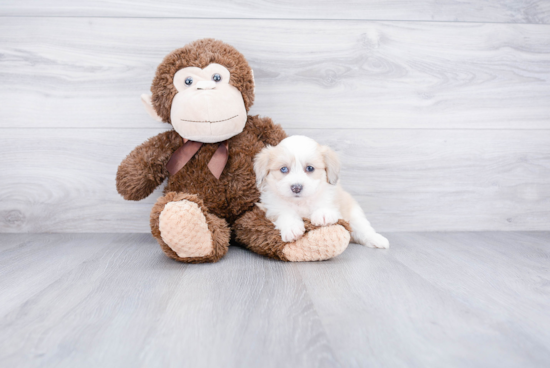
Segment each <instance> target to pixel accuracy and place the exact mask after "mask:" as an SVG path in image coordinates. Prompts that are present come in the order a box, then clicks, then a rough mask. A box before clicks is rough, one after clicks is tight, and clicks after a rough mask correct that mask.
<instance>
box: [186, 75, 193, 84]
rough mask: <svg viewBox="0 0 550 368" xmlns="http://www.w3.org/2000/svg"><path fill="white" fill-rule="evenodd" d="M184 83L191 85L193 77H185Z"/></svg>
mask: <svg viewBox="0 0 550 368" xmlns="http://www.w3.org/2000/svg"><path fill="white" fill-rule="evenodd" d="M185 84H186V85H188V86H190V85H192V84H193V78H191V77H187V78H185Z"/></svg>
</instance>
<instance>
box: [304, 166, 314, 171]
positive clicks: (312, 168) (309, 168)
mask: <svg viewBox="0 0 550 368" xmlns="http://www.w3.org/2000/svg"><path fill="white" fill-rule="evenodd" d="M313 170H315V168H314V167H313V166H307V167H306V171H307V172H313Z"/></svg>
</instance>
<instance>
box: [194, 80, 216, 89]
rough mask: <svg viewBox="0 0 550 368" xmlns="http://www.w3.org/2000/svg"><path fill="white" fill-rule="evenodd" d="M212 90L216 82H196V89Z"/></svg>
mask: <svg viewBox="0 0 550 368" xmlns="http://www.w3.org/2000/svg"><path fill="white" fill-rule="evenodd" d="M214 88H216V82H214V81H200V82H197V89H214Z"/></svg>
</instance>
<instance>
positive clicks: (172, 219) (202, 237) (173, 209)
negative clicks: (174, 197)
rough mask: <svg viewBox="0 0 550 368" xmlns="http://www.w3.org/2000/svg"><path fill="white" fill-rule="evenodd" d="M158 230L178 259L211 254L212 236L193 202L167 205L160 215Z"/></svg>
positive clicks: (204, 219)
mask: <svg viewBox="0 0 550 368" xmlns="http://www.w3.org/2000/svg"><path fill="white" fill-rule="evenodd" d="M159 229H160V236H161V237H162V240H164V242H165V243H166V244H167V245H168V246H169V247H170V248H172V250H173V251H174V252H176V254H177V255H178V256H179V257H182V258H185V257H204V256H206V255H208V254H210V253H212V249H213V247H212V234H210V230H208V224H207V223H206V218H205V217H204V215H203V213H202V211H201V209H200V208H199V206H198V205H197V204H196V203H194V202H191V201H186V200H183V201H179V202H170V203H167V204H166V206H165V207H164V209H163V210H162V212H161V213H160V217H159Z"/></svg>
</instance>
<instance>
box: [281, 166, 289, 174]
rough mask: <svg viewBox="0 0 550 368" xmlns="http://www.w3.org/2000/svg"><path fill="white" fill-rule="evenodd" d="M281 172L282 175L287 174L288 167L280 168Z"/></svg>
mask: <svg viewBox="0 0 550 368" xmlns="http://www.w3.org/2000/svg"><path fill="white" fill-rule="evenodd" d="M281 172H282V173H283V174H286V173H287V172H288V167H286V166H283V167H281Z"/></svg>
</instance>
